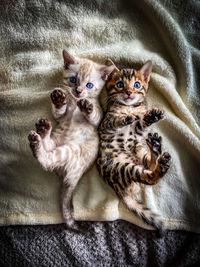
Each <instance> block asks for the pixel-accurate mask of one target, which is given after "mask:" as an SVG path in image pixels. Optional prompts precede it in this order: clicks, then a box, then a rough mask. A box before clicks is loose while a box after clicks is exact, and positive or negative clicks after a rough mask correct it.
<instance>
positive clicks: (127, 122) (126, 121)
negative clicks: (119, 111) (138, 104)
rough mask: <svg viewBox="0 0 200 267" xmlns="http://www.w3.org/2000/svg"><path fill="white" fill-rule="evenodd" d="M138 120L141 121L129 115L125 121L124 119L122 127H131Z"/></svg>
mask: <svg viewBox="0 0 200 267" xmlns="http://www.w3.org/2000/svg"><path fill="white" fill-rule="evenodd" d="M136 120H139V117H138V116H134V115H128V116H127V117H126V118H125V119H123V121H122V126H126V125H130V124H132V123H133V122H134V121H136Z"/></svg>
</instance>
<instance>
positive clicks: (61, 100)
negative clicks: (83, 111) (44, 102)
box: [51, 89, 67, 108]
mask: <svg viewBox="0 0 200 267" xmlns="http://www.w3.org/2000/svg"><path fill="white" fill-rule="evenodd" d="M51 100H52V102H53V103H54V105H55V106H56V108H61V107H62V106H64V105H65V104H67V95H66V94H65V92H63V91H62V90H60V89H55V90H53V92H52V93H51Z"/></svg>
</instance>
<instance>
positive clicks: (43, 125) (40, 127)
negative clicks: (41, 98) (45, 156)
mask: <svg viewBox="0 0 200 267" xmlns="http://www.w3.org/2000/svg"><path fill="white" fill-rule="evenodd" d="M35 127H36V132H37V133H38V134H39V135H40V136H41V137H42V138H44V137H45V136H46V135H47V134H48V133H49V131H50V130H51V128H52V126H51V122H50V121H48V120H47V119H40V120H39V121H38V123H36V124H35Z"/></svg>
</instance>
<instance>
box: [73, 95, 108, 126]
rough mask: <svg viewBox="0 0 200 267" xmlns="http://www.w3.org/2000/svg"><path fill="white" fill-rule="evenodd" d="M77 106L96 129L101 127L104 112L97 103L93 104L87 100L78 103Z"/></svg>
mask: <svg viewBox="0 0 200 267" xmlns="http://www.w3.org/2000/svg"><path fill="white" fill-rule="evenodd" d="M77 106H78V107H79V108H80V110H81V112H82V113H83V114H84V115H85V117H86V118H87V120H88V121H89V122H90V123H91V124H92V125H94V126H96V127H97V126H98V125H99V123H100V121H101V119H102V116H103V112H102V109H101V107H100V105H99V104H98V103H97V102H95V103H91V102H89V101H88V100H87V99H81V100H79V101H78V102H77Z"/></svg>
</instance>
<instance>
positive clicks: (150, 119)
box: [143, 108, 164, 126]
mask: <svg viewBox="0 0 200 267" xmlns="http://www.w3.org/2000/svg"><path fill="white" fill-rule="evenodd" d="M162 119H164V112H163V110H160V109H158V108H153V109H151V110H150V111H147V113H146V114H145V115H144V118H143V120H144V121H145V123H146V125H147V126H149V125H151V124H153V123H155V122H158V121H159V120H162Z"/></svg>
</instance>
